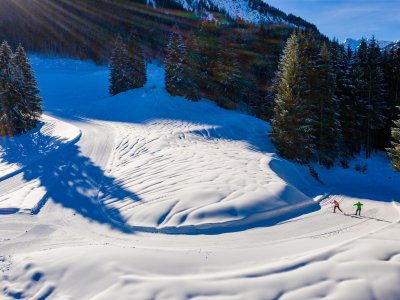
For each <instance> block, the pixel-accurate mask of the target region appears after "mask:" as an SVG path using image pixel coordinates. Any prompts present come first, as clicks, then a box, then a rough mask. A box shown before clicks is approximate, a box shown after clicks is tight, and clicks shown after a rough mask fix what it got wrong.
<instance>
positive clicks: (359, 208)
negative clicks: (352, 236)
mask: <svg viewBox="0 0 400 300" xmlns="http://www.w3.org/2000/svg"><path fill="white" fill-rule="evenodd" d="M363 205H364V204H362V203H361V202H360V201H358V202H357V203H356V204H354V206H357V210H356V215H357V213H358V215H359V216H361V207H362V206H363Z"/></svg>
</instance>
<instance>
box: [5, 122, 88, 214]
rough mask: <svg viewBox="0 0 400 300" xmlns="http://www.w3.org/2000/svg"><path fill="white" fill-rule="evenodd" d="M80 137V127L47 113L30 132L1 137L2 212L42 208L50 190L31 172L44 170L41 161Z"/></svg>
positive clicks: (49, 175) (29, 210)
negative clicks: (40, 167)
mask: <svg viewBox="0 0 400 300" xmlns="http://www.w3.org/2000/svg"><path fill="white" fill-rule="evenodd" d="M79 137H80V130H79V129H78V128H77V127H75V126H73V125H71V124H69V123H66V122H63V121H61V120H58V119H55V118H53V117H50V116H47V115H44V116H43V117H42V120H41V123H40V124H39V125H38V126H37V128H36V129H34V130H33V131H31V132H30V133H28V134H25V135H22V136H17V137H13V138H5V137H2V138H1V137H0V142H1V143H0V213H15V212H27V213H31V212H33V211H34V210H35V209H36V208H38V206H39V204H40V203H41V201H42V200H43V198H44V197H45V195H46V189H45V188H43V187H42V186H41V184H40V181H39V180H38V179H33V178H32V180H31V178H29V174H30V173H32V172H40V170H38V169H37V164H38V162H40V161H44V160H46V159H48V158H49V157H52V156H54V155H57V152H59V151H63V149H64V148H65V147H67V146H68V145H70V144H73V143H75V142H76V141H77V140H78V139H79ZM42 176H46V177H48V178H50V177H51V174H45V173H44V174H42Z"/></svg>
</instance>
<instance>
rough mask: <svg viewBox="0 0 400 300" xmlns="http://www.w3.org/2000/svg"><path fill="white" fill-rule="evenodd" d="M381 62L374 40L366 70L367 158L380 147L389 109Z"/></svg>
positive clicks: (378, 49) (379, 51) (369, 47)
mask: <svg viewBox="0 0 400 300" xmlns="http://www.w3.org/2000/svg"><path fill="white" fill-rule="evenodd" d="M381 62H382V53H381V50H380V48H379V46H378V44H377V43H376V40H375V39H374V38H372V39H371V41H370V43H369V45H368V66H367V69H366V70H365V73H366V74H365V75H366V80H367V90H366V91H365V98H366V99H367V106H366V112H367V115H366V120H365V123H366V124H365V128H366V141H365V155H366V157H367V158H368V157H370V156H371V151H372V149H373V148H375V149H377V148H378V147H379V143H378V141H379V138H380V135H381V130H382V129H384V127H385V122H386V115H387V113H386V111H387V109H388V107H387V102H386V99H387V98H386V91H385V86H384V79H383V72H382V69H381Z"/></svg>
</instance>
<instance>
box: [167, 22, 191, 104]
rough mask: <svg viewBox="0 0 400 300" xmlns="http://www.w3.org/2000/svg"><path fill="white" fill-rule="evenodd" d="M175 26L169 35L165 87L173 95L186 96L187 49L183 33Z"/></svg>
mask: <svg viewBox="0 0 400 300" xmlns="http://www.w3.org/2000/svg"><path fill="white" fill-rule="evenodd" d="M178 31H179V29H178V27H177V26H175V27H174V28H173V30H172V32H171V35H170V37H169V42H168V45H167V48H166V55H165V87H166V89H167V91H168V93H170V94H171V95H173V96H184V95H185V88H184V87H183V85H184V84H185V78H184V74H185V56H186V55H187V53H186V52H187V50H186V46H185V42H184V40H183V37H182V35H181V34H180V33H179V32H178Z"/></svg>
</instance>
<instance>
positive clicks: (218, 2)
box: [147, 0, 288, 24]
mask: <svg viewBox="0 0 400 300" xmlns="http://www.w3.org/2000/svg"><path fill="white" fill-rule="evenodd" d="M173 1H175V2H176V3H178V4H180V5H182V7H183V8H184V9H186V10H190V11H199V12H203V13H204V12H206V13H211V11H212V9H216V10H218V11H220V12H223V13H225V14H227V15H228V16H229V17H231V18H232V19H241V20H244V21H246V22H249V23H256V24H259V23H261V22H269V23H270V22H276V23H288V22H286V21H284V20H283V19H281V18H279V17H277V16H273V15H270V14H268V13H266V12H261V11H260V4H258V5H257V4H255V3H254V1H249V0H173ZM158 2H161V1H158V0H147V4H148V5H152V6H153V7H157V5H158ZM211 15H212V14H211Z"/></svg>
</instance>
